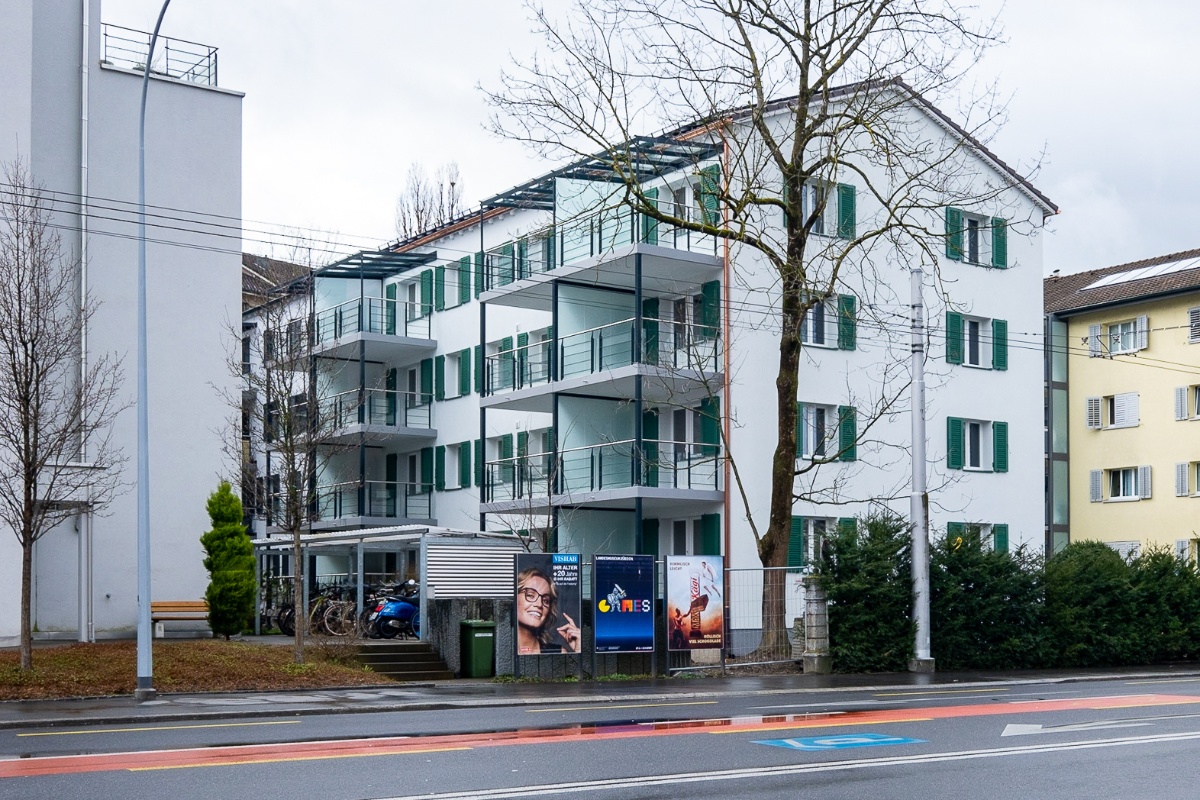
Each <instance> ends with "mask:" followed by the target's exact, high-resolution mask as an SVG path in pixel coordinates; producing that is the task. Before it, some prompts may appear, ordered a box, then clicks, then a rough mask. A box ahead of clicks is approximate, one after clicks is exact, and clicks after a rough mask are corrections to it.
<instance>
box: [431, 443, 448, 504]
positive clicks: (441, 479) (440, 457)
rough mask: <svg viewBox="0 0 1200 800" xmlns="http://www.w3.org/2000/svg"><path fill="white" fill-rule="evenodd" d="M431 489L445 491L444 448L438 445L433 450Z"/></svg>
mask: <svg viewBox="0 0 1200 800" xmlns="http://www.w3.org/2000/svg"><path fill="white" fill-rule="evenodd" d="M433 453H434V456H433V488H435V489H437V490H438V491H439V492H444V491H445V490H446V446H445V445H441V444H439V445H438V446H437V447H435V448H434V450H433Z"/></svg>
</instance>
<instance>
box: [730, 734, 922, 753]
mask: <svg viewBox="0 0 1200 800" xmlns="http://www.w3.org/2000/svg"><path fill="white" fill-rule="evenodd" d="M926 743H927V742H926V740H925V739H908V738H905V737H903V736H888V735H887V734H885V733H843V734H836V735H834V736H809V737H806V738H803V739H760V740H758V741H756V742H751V743H750V744H765V745H770V746H771V747H783V748H786V749H788V750H802V751H806V752H813V751H818V752H823V751H826V750H850V749H853V748H856V747H885V746H888V745H894V744H926Z"/></svg>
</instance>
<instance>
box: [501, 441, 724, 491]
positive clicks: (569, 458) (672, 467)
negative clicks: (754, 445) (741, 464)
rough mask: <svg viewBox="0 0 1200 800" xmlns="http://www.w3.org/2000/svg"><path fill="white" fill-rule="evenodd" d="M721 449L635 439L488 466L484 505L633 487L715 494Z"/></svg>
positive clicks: (511, 459) (527, 457) (717, 486)
mask: <svg viewBox="0 0 1200 800" xmlns="http://www.w3.org/2000/svg"><path fill="white" fill-rule="evenodd" d="M720 461H721V458H720V448H719V446H718V445H715V444H709V443H705V442H674V441H660V440H643V442H642V448H641V451H640V452H639V451H638V448H637V443H636V441H634V440H633V439H629V440H625V441H619V442H605V443H603V444H596V445H590V446H586V447H577V448H572V449H570V450H564V451H562V452H560V453H559V454H558V458H557V460H556V459H555V458H554V457H553V456H552V455H551V454H549V453H539V454H535V455H529V456H517V457H515V458H505V459H499V460H496V461H489V462H487V464H486V465H485V478H486V481H485V486H484V497H485V502H490V503H494V502H504V501H512V500H521V499H525V498H541V497H547V496H548V495H550V494H571V493H581V492H595V491H600V490H603V489H626V488H630V487H633V486H646V487H653V488H673V489H695V490H702V491H717V490H719V489H720V488H721V480H720V479H721V471H720V468H719V467H720Z"/></svg>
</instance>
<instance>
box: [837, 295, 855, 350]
mask: <svg viewBox="0 0 1200 800" xmlns="http://www.w3.org/2000/svg"><path fill="white" fill-rule="evenodd" d="M837 305H838V349H839V350H853V349H854V348H856V347H857V346H858V320H857V318H856V314H857V311H858V300H857V299H856V298H855V297H854V295H852V294H839V295H838V299H837Z"/></svg>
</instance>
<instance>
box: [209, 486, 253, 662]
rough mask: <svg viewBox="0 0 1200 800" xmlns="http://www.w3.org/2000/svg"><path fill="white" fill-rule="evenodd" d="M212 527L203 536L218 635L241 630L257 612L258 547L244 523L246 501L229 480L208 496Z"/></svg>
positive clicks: (211, 608)
mask: <svg viewBox="0 0 1200 800" xmlns="http://www.w3.org/2000/svg"><path fill="white" fill-rule="evenodd" d="M208 516H209V518H210V519H211V520H212V526H213V527H212V530H210V531H209V532H208V533H206V534H204V535H203V536H201V537H200V543H201V544H202V545H203V546H204V552H205V554H206V555H205V557H204V568H205V569H206V570H208V574H209V584H208V590H207V591H205V593H204V599H205V600H206V601H208V624H209V627H211V628H212V632H213V635H214V636H224V637H225V638H226V639H228V638H229V637H230V635H232V634H235V633H239V632H241V630H242V629H243V628H244V627H245V626H246V622H247V620H249V619H251V618H252V616H253V614H254V546H253V545H252V544H251V543H250V537H249V536H247V535H246V529H245V528H244V527H243V526H242V503H241V501H240V500H238V499H237V497H236V496H234V494H233V489H232V487H230V485H229V483H228V482H227V481H222V482H221V485H220V486H218V487H217V491H215V492H213V493H212V494H211V495H209V497H208Z"/></svg>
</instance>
